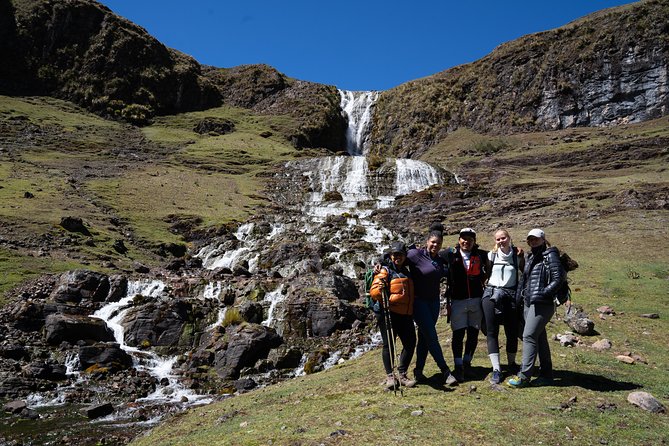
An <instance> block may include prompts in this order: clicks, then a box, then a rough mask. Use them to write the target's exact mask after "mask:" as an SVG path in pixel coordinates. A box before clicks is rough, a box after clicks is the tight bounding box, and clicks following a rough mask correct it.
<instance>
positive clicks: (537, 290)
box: [519, 246, 567, 306]
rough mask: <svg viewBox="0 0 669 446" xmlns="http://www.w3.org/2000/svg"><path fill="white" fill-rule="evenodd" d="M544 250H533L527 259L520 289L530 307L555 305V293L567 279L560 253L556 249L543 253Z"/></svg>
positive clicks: (551, 248) (552, 248) (549, 249)
mask: <svg viewBox="0 0 669 446" xmlns="http://www.w3.org/2000/svg"><path fill="white" fill-rule="evenodd" d="M543 248H545V246H544V247H543ZM543 248H542V250H543ZM542 250H539V251H535V250H532V251H531V252H530V253H529V254H528V256H527V258H526V259H525V269H524V271H523V277H522V283H521V286H520V287H519V289H520V290H522V295H521V297H522V298H523V299H524V300H525V305H528V306H529V305H531V304H546V305H553V297H554V296H555V293H556V292H557V290H558V289H559V288H560V285H561V284H562V282H563V281H564V280H566V278H567V273H566V272H565V270H564V268H563V267H562V263H561V262H560V251H558V249H557V248H554V247H550V248H548V249H546V250H545V251H543V252H542Z"/></svg>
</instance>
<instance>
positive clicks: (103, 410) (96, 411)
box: [83, 403, 114, 420]
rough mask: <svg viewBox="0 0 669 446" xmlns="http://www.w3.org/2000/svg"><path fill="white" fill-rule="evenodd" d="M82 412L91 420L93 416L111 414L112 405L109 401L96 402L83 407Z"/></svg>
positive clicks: (98, 416) (112, 410)
mask: <svg viewBox="0 0 669 446" xmlns="http://www.w3.org/2000/svg"><path fill="white" fill-rule="evenodd" d="M83 412H84V414H85V415H86V416H87V417H88V418H89V419H91V420H92V419H95V418H100V417H106V416H107V415H111V414H112V413H114V406H112V405H111V403H103V404H96V405H93V406H88V407H86V408H84V409H83Z"/></svg>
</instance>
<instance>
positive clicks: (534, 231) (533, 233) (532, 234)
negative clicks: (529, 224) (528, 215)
mask: <svg viewBox="0 0 669 446" xmlns="http://www.w3.org/2000/svg"><path fill="white" fill-rule="evenodd" d="M530 237H536V238H545V234H544V231H542V230H541V229H539V228H534V229H532V230H531V231H530V232H528V233H527V238H530Z"/></svg>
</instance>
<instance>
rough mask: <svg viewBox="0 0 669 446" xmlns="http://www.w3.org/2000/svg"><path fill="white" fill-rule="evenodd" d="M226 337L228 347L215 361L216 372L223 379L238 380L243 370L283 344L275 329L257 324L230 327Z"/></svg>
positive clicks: (218, 354) (220, 351)
mask: <svg viewBox="0 0 669 446" xmlns="http://www.w3.org/2000/svg"><path fill="white" fill-rule="evenodd" d="M228 330H229V332H228ZM226 335H227V336H228V342H227V346H226V348H225V349H222V350H219V351H218V352H217V353H216V356H215V359H214V366H215V368H216V371H217V373H218V375H219V376H220V377H221V378H223V379H231V378H232V379H235V378H238V377H239V373H240V371H241V369H243V368H244V367H253V365H254V364H255V363H256V362H257V361H258V360H259V359H262V358H266V357H267V354H268V353H269V351H270V350H271V349H273V348H276V347H278V346H279V345H280V344H281V343H282V342H283V340H282V339H281V337H280V336H279V335H278V334H277V333H276V331H275V330H274V329H272V328H268V327H265V326H262V325H257V324H241V325H238V326H235V327H228V328H227V329H226Z"/></svg>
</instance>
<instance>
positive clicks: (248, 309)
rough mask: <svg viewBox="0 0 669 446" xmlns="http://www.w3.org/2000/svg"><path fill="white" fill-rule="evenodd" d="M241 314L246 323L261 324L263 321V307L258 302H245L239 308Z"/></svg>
mask: <svg viewBox="0 0 669 446" xmlns="http://www.w3.org/2000/svg"><path fill="white" fill-rule="evenodd" d="M239 314H240V315H241V316H242V318H244V320H245V321H247V322H251V323H253V324H259V323H261V322H262V321H263V307H262V305H260V304H259V303H256V302H244V303H243V304H242V305H241V306H240V307H239Z"/></svg>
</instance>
